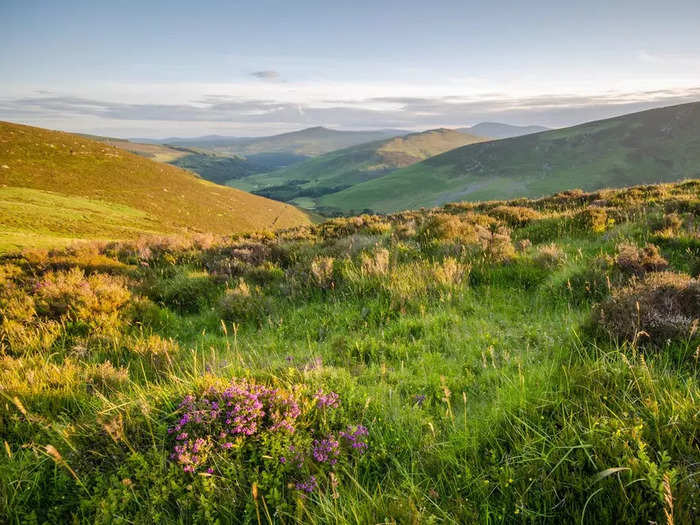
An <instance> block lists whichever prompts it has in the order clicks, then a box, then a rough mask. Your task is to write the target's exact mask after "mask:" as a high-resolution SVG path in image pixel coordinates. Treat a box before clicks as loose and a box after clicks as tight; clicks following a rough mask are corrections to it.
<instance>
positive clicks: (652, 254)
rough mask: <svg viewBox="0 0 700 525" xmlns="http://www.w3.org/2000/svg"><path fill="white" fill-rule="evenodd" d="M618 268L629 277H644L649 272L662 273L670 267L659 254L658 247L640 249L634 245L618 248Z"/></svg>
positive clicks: (647, 246)
mask: <svg viewBox="0 0 700 525" xmlns="http://www.w3.org/2000/svg"><path fill="white" fill-rule="evenodd" d="M615 264H616V266H617V267H618V268H619V269H620V270H622V272H623V273H625V274H627V275H635V276H637V277H644V275H645V274H646V273H647V272H660V271H662V270H665V269H666V268H667V267H668V261H667V260H666V259H664V258H663V257H662V256H661V254H660V253H659V248H658V246H656V245H654V244H647V245H646V246H644V248H641V249H640V248H638V247H637V246H635V245H634V244H621V245H619V246H618V247H617V256H616V257H615Z"/></svg>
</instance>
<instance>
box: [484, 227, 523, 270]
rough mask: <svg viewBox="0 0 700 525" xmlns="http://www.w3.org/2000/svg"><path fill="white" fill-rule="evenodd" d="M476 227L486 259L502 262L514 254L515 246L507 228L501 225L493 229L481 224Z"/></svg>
mask: <svg viewBox="0 0 700 525" xmlns="http://www.w3.org/2000/svg"><path fill="white" fill-rule="evenodd" d="M476 228H477V234H478V238H479V243H480V244H481V249H482V251H483V253H484V255H485V256H486V258H487V259H489V260H490V261H493V262H504V261H509V260H510V259H512V258H513V257H514V256H515V248H514V247H513V243H512V242H511V238H510V231H509V230H508V229H507V228H505V227H503V226H499V227H497V228H495V229H486V228H484V227H482V226H477V227H476Z"/></svg>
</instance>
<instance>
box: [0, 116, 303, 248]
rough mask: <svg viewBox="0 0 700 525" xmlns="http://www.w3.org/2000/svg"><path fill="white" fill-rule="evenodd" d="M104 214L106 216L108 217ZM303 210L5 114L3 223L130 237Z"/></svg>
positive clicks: (0, 182)
mask: <svg viewBox="0 0 700 525" xmlns="http://www.w3.org/2000/svg"><path fill="white" fill-rule="evenodd" d="M102 219H104V224H101V222H100V221H101V220H102ZM308 222H309V219H308V217H307V215H306V214H305V213H303V212H302V211H300V210H298V209H296V208H294V207H292V206H289V205H286V204H282V203H279V202H275V201H271V200H268V199H264V198H261V197H258V196H255V195H250V194H248V193H245V192H242V191H239V190H235V189H233V188H229V187H225V186H217V185H215V184H213V183H210V182H207V181H204V180H201V179H199V178H197V177H196V176H194V175H193V174H192V173H189V172H187V171H184V170H182V169H180V168H177V167H175V166H170V165H168V164H160V163H156V162H153V161H151V160H148V159H146V158H143V157H141V156H139V155H135V154H132V153H130V152H127V151H124V150H122V149H118V148H116V147H113V146H110V145H108V144H105V143H100V142H96V141H93V140H89V139H86V138H84V137H80V136H77V135H71V134H68V133H62V132H57V131H49V130H45V129H41V128H34V127H29V126H23V125H19V124H11V123H7V122H0V231H1V232H2V235H3V236H5V237H6V238H7V237H10V236H14V237H18V236H19V237H21V236H22V234H23V232H24V233H29V234H32V235H37V236H44V237H48V238H50V237H52V236H53V237H56V238H71V237H83V236H92V237H100V238H123V237H130V236H134V235H137V234H139V233H144V232H150V233H168V232H212V233H220V234H227V233H235V232H246V231H255V230H261V229H271V228H284V227H291V226H296V225H300V224H306V223H308Z"/></svg>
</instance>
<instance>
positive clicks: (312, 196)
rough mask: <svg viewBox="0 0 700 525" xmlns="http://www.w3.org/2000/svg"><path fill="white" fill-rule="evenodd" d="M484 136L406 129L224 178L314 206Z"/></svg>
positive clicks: (274, 195) (440, 130)
mask: <svg viewBox="0 0 700 525" xmlns="http://www.w3.org/2000/svg"><path fill="white" fill-rule="evenodd" d="M483 140H485V139H483V138H482V137H476V136H473V135H469V134H465V133H460V132H457V131H455V130H450V129H436V130H430V131H424V132H422V133H411V134H409V135H406V136H403V137H395V138H391V139H387V140H383V141H376V142H369V143H366V144H361V145H359V146H353V147H351V148H346V149H342V150H338V151H332V152H330V153H326V154H325V155H321V156H319V157H315V158H312V159H309V160H307V161H305V162H302V163H300V164H296V165H293V166H291V167H289V168H287V169H284V170H279V171H276V172H272V173H263V174H260V175H253V176H250V177H245V178H241V179H237V180H232V181H230V182H229V184H230V185H231V186H234V187H237V188H240V189H244V190H246V191H254V192H255V193H257V194H259V195H264V196H266V197H270V198H274V199H277V200H282V201H287V202H290V201H291V202H294V203H295V204H297V205H299V206H302V207H307V208H313V207H314V206H315V202H316V199H317V198H318V197H320V196H322V195H327V194H330V193H334V192H337V191H340V190H343V189H345V188H348V187H351V186H353V185H355V184H360V183H362V182H364V181H368V180H372V179H375V178H377V177H381V176H383V175H385V174H386V173H389V172H391V171H393V170H395V169H397V168H401V167H404V166H410V165H411V164H415V163H416V162H420V161H421V160H423V159H426V158H429V157H431V156H433V155H437V154H439V153H442V152H445V151H449V150H451V149H454V148H457V147H459V146H463V145H465V144H472V143H475V142H481V141H483Z"/></svg>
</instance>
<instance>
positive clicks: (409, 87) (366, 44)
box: [0, 0, 700, 138]
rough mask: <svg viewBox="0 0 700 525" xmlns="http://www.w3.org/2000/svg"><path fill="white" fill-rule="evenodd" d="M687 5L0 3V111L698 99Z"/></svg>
mask: <svg viewBox="0 0 700 525" xmlns="http://www.w3.org/2000/svg"><path fill="white" fill-rule="evenodd" d="M699 21H700V2H699V1H698V0H683V1H681V0H667V1H665V2H658V1H654V2H651V1H647V0H636V1H627V0H606V1H598V0H588V1H585V2H584V1H581V2H579V1H573V0H572V1H568V0H557V1H549V0H548V1H537V0H531V1H527V2H524V1H523V2H503V1H498V0H492V1H489V2H483V1H478V2H471V1H468V0H462V1H451V0H444V1H441V0H434V1H432V2H426V1H413V0H403V1H394V0H373V1H369V2H367V1H364V0H357V1H354V2H347V1H333V0H326V1H315V0H313V1H311V0H310V1H305V0H295V1H290V0H285V1H272V0H256V1H251V2H248V1H236V0H228V1H222V2H214V1H207V0H200V1H199V2H192V1H187V2H185V1H180V0H171V1H169V2H158V1H147V2H146V1H143V0H142V1H140V2H132V1H130V0H121V1H118V2H107V1H106V0H92V1H86V2H77V1H71V0H62V1H60V2H57V1H55V0H54V1H34V0H20V1H15V0H0V120H8V121H12V122H21V123H26V124H31V125H36V126H42V127H47V128H52V129H62V130H66V131H74V132H84V133H94V134H100V135H110V136H116V137H150V138H157V137H172V136H185V137H187V136H199V135H209V134H218V135H234V136H260V135H270V134H274V133H281V132H286V131H292V130H296V129H301V128H305V127H310V126H319V125H320V126H326V127H331V128H336V129H385V128H394V129H407V130H420V129H430V128H436V127H463V126H469V125H473V124H476V123H478V122H482V121H496V122H505V123H510V124H516V125H531V124H536V125H544V126H549V127H563V126H569V125H573V124H577V123H581V122H585V121H590V120H596V119H600V118H606V117H610V116H616V115H620V114H624V113H629V112H633V111H638V110H643V109H648V108H652V107H658V106H666V105H672V104H679V103H683V102H691V101H698V100H700V30H698V23H699Z"/></svg>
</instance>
